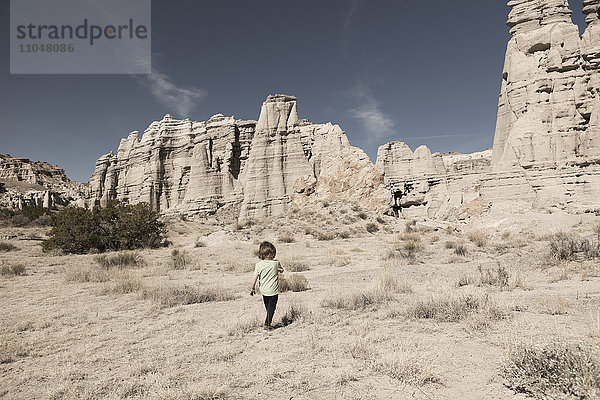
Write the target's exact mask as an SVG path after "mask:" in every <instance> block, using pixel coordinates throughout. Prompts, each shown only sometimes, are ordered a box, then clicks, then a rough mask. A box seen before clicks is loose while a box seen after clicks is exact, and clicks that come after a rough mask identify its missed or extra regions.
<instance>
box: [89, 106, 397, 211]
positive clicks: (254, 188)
mask: <svg viewBox="0 0 600 400" xmlns="http://www.w3.org/2000/svg"><path fill="white" fill-rule="evenodd" d="M350 164H352V165H353V166H354V168H357V167H358V166H361V168H362V167H364V168H367V169H368V168H371V169H373V168H374V166H373V164H371V162H370V161H369V160H368V157H367V156H366V155H365V154H364V152H362V150H360V149H356V148H354V147H352V146H350V143H349V141H348V138H347V137H346V134H345V133H344V132H343V131H342V130H341V129H340V127H339V126H337V125H332V124H330V123H328V124H313V123H310V122H309V121H307V120H300V119H299V118H298V111H297V102H296V98H295V97H293V96H286V95H276V96H269V97H268V98H267V100H266V101H265V102H264V103H263V105H262V107H261V112H260V117H259V119H258V122H255V121H238V120H234V119H233V117H229V118H228V117H223V116H222V115H217V116H214V117H213V118H211V119H210V120H209V121H207V122H191V121H189V120H183V121H181V120H175V119H173V118H171V116H169V115H167V116H165V118H163V119H162V120H161V121H158V122H154V123H152V124H151V125H150V127H148V129H146V131H145V132H144V134H143V136H142V138H141V139H139V138H138V133H137V132H133V133H131V134H130V135H129V137H128V138H126V139H123V140H121V144H120V145H119V149H118V151H117V154H116V155H115V154H113V153H109V154H106V155H104V156H102V157H100V158H99V159H98V160H97V161H96V167H95V171H94V174H93V175H92V177H91V179H90V190H91V202H90V205H97V206H104V205H105V204H106V203H107V202H108V201H109V200H111V199H119V200H124V201H128V202H132V203H138V202H147V203H149V204H151V205H152V207H154V208H155V209H157V210H159V211H161V212H163V213H167V214H169V213H183V214H202V213H209V214H211V213H215V212H217V211H218V210H220V209H222V208H223V207H225V206H233V207H239V208H240V211H239V218H240V219H242V220H244V219H253V218H263V217H268V216H271V215H280V214H282V213H285V212H286V210H287V208H288V207H289V205H290V204H291V203H292V200H293V199H292V197H293V196H296V197H295V202H297V203H302V202H305V201H307V200H306V197H307V196H312V198H315V197H318V196H325V195H326V194H325V192H326V191H325V190H324V189H323V188H324V187H331V188H333V187H334V186H335V187H336V190H337V191H338V192H340V193H345V195H346V196H348V197H349V198H356V199H357V200H358V201H359V202H364V203H367V206H368V207H376V206H377V207H379V208H382V207H381V205H380V204H379V202H378V203H377V205H376V204H375V202H373V200H372V198H374V197H373V196H371V197H369V196H365V194H366V192H367V191H370V192H369V193H374V190H375V189H376V190H378V193H377V195H376V196H375V197H379V198H382V197H386V196H387V192H385V189H384V188H383V185H382V180H381V176H380V175H376V176H375V177H374V178H371V174H370V173H369V174H366V175H365V174H364V173H362V181H361V182H362V183H364V186H363V188H362V189H361V190H357V188H356V187H355V186H353V185H351V184H349V183H348V182H347V180H346V178H347V177H346V175H345V174H349V173H350V171H347V172H344V171H341V167H340V165H350ZM323 171H325V172H323ZM332 171H336V172H337V173H339V175H337V176H335V177H334V176H332ZM355 172H356V171H355ZM321 176H322V178H323V179H321V180H320V178H321ZM340 182H346V183H340ZM336 184H338V185H337V186H336ZM346 192H347V193H346ZM383 203H384V204H385V201H384V202H383Z"/></svg>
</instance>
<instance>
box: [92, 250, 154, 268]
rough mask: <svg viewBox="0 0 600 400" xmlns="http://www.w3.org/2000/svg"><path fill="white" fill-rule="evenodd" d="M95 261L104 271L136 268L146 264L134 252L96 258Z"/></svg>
mask: <svg viewBox="0 0 600 400" xmlns="http://www.w3.org/2000/svg"><path fill="white" fill-rule="evenodd" d="M95 260H96V262H97V263H98V265H100V266H101V267H102V268H104V269H111V268H113V267H117V268H126V267H138V266H142V265H145V264H146V262H145V261H144V259H143V258H142V257H141V256H140V254H139V253H137V252H135V251H125V252H123V253H117V254H113V255H102V256H97V257H96V258H95Z"/></svg>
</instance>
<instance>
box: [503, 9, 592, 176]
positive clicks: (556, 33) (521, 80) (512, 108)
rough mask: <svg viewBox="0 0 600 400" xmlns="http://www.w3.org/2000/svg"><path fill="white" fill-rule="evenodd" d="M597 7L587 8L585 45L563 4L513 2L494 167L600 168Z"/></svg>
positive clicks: (509, 19)
mask: <svg viewBox="0 0 600 400" xmlns="http://www.w3.org/2000/svg"><path fill="white" fill-rule="evenodd" d="M598 3H599V2H598V1H586V2H585V8H584V12H586V13H587V14H588V18H587V22H588V24H589V25H588V27H587V29H586V32H585V34H584V35H583V39H582V38H580V37H579V30H578V28H577V26H576V25H575V24H574V23H573V22H572V21H571V18H570V15H571V10H569V8H568V3H567V1H566V0H543V1H542V0H514V1H510V2H509V3H508V4H509V5H510V6H511V7H512V10H511V12H510V14H509V17H508V22H507V25H508V26H509V27H510V33H511V39H510V41H509V43H508V46H507V51H506V59H505V65H504V70H503V73H502V77H503V79H502V89H501V95H500V102H499V110H498V122H497V126H496V134H495V137H494V155H493V158H492V165H493V167H494V169H495V170H500V169H504V170H506V169H510V168H512V167H514V166H520V167H523V168H530V167H532V166H542V167H543V166H552V167H554V166H556V165H566V164H577V163H585V164H587V163H589V162H590V161H594V162H596V161H599V160H600V140H599V138H598V134H597V128H596V127H595V126H594V121H592V119H596V118H597V117H596V114H598V113H599V112H600V111H598V109H597V106H596V105H597V104H598V99H599V98H600V76H599V68H600V64H599V60H600V58H599V57H598V55H599V53H600V33H599V30H600V27H599V26H598V24H599V22H598V14H597V10H598Z"/></svg>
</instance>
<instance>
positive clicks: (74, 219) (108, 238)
mask: <svg viewBox="0 0 600 400" xmlns="http://www.w3.org/2000/svg"><path fill="white" fill-rule="evenodd" d="M158 217H159V215H158V213H157V212H156V211H153V210H152V209H151V208H150V206H149V205H148V204H146V203H140V204H135V205H129V204H125V203H121V202H118V201H112V202H109V204H108V205H107V206H106V207H105V208H94V209H92V210H86V209H83V208H78V207H67V208H65V209H64V210H62V211H60V212H58V213H55V214H53V215H52V219H51V225H52V229H51V230H50V233H49V236H50V237H49V239H48V240H46V241H44V243H43V247H44V249H45V250H51V249H61V250H62V251H64V252H65V253H76V254H83V253H87V252H89V251H91V250H95V251H98V252H104V251H106V250H134V249H138V248H142V247H157V246H159V245H160V243H161V240H162V238H163V235H164V233H165V229H164V224H163V223H162V222H161V221H160V220H159V218H158Z"/></svg>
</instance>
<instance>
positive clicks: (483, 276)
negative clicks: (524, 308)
mask: <svg viewBox="0 0 600 400" xmlns="http://www.w3.org/2000/svg"><path fill="white" fill-rule="evenodd" d="M477 271H479V284H480V285H490V286H499V287H502V288H504V287H507V286H508V279H509V277H510V275H509V274H508V271H506V268H504V267H502V266H499V267H498V268H497V269H492V268H483V267H482V266H481V265H480V266H479V267H478V268H477Z"/></svg>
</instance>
